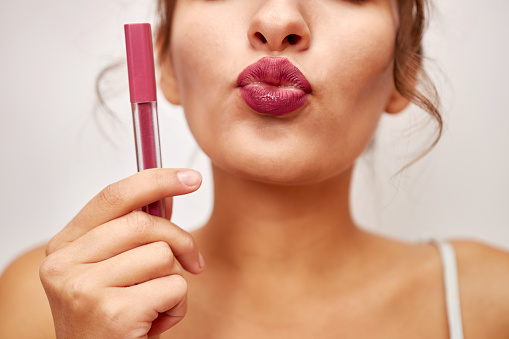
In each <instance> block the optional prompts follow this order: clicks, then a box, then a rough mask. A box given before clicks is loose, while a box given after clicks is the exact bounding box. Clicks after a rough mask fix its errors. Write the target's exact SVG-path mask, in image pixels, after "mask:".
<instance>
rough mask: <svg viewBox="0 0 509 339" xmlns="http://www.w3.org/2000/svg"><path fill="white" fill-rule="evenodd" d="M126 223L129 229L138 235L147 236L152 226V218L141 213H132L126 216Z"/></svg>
mask: <svg viewBox="0 0 509 339" xmlns="http://www.w3.org/2000/svg"><path fill="white" fill-rule="evenodd" d="M126 221H127V226H128V227H129V229H130V230H131V231H132V232H134V233H136V234H139V235H145V234H147V233H148V232H149V231H150V229H151V228H152V226H153V220H152V217H151V216H150V215H148V214H147V213H145V212H142V211H133V212H131V213H129V214H127V219H126Z"/></svg>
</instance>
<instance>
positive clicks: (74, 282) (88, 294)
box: [62, 275, 95, 310]
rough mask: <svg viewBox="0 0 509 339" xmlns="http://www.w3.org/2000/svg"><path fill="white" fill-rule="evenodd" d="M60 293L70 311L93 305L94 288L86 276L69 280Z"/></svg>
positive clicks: (78, 276)
mask: <svg viewBox="0 0 509 339" xmlns="http://www.w3.org/2000/svg"><path fill="white" fill-rule="evenodd" d="M62 292H63V294H64V295H65V300H67V301H68V302H69V304H70V307H71V308H72V309H76V310H79V309H86V308H87V307H88V306H89V305H93V304H95V303H94V302H93V300H94V298H95V297H94V295H95V288H94V286H93V284H92V283H91V281H90V278H89V277H87V275H77V276H75V277H72V278H69V279H68V280H67V282H66V283H65V284H64V286H63V287H62Z"/></svg>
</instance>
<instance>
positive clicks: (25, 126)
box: [0, 0, 509, 270]
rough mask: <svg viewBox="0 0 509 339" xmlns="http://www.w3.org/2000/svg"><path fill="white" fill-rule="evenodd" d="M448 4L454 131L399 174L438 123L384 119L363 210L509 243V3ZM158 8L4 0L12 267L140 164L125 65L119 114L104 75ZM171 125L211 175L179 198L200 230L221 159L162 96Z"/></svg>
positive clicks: (6, 230)
mask: <svg viewBox="0 0 509 339" xmlns="http://www.w3.org/2000/svg"><path fill="white" fill-rule="evenodd" d="M436 6H437V7H436V9H435V11H434V20H433V22H432V25H431V30H430V31H429V34H428V35H427V36H426V44H425V50H426V52H427V54H428V56H430V58H431V59H432V62H431V63H430V66H431V70H432V73H433V74H434V77H435V80H436V81H437V83H438V87H439V89H440V91H441V93H442V97H443V103H444V105H443V113H444V115H445V120H446V129H445V132H444V136H443V139H442V141H441V142H440V144H439V146H438V147H437V148H436V149H435V150H434V151H433V153H432V154H431V155H429V156H427V157H426V158H425V159H423V160H421V161H420V162H419V163H418V165H416V166H414V167H412V168H411V169H410V170H407V171H405V172H404V173H403V174H398V175H394V174H395V173H396V172H397V171H398V170H399V169H400V168H401V167H402V166H403V165H404V164H405V163H406V162H408V161H410V160H411V155H410V154H409V152H412V149H413V150H414V154H417V153H418V150H419V149H422V148H419V147H420V146H419V140H420V139H422V137H423V136H426V135H429V134H430V132H429V131H432V130H433V129H432V126H431V128H430V129H428V130H426V129H424V130H417V131H414V132H412V133H411V134H412V136H413V137H412V138H407V137H406V136H405V133H407V132H408V127H409V126H413V127H415V126H416V125H418V121H419V120H421V119H422V118H421V117H422V116H423V114H422V112H419V111H418V110H415V109H410V110H408V111H407V112H405V113H403V114H401V115H399V116H397V117H388V118H384V120H383V121H382V126H381V129H380V133H379V135H378V136H377V139H376V142H377V147H376V149H375V151H374V153H372V154H373V157H372V158H374V161H373V162H372V163H370V162H369V161H366V160H361V161H360V163H359V172H358V175H357V176H356V177H355V185H354V194H353V200H354V212H355V216H356V218H357V220H358V221H359V223H360V224H362V225H364V226H365V227H366V228H369V229H372V230H374V231H377V232H382V233H385V234H388V235H391V236H395V237H398V238H403V239H409V240H415V241H417V240H419V239H421V238H422V237H425V236H443V237H459V238H466V237H468V238H475V239H478V240H482V241H487V242H489V243H491V244H493V245H496V246H499V247H504V248H506V249H509V227H508V226H509V180H508V178H507V176H508V173H509V161H508V155H509V154H508V149H509V112H508V110H507V108H506V106H507V98H508V96H509V94H508V93H507V92H508V91H509V83H508V78H509V66H508V60H509V46H508V39H507V34H508V33H509V20H507V18H506V16H507V13H508V12H509V2H507V1H506V0H493V1H490V3H489V4H488V3H486V2H482V1H468V2H467V1H461V0H440V1H437V5H436ZM153 13H154V5H153V4H152V2H150V1H145V0H143V1H141V0H138V1H134V0H110V1H102V0H87V1H79V0H74V1H68V0H47V1H35V0H26V1H6V0H2V1H1V2H0V103H1V113H0V114H1V120H0V145H1V146H0V161H1V172H0V173H1V176H0V270H2V269H3V268H5V266H6V265H7V263H8V262H9V261H11V260H12V259H13V258H15V257H16V256H17V255H19V254H21V253H22V252H23V251H25V250H27V249H29V248H31V247H33V246H35V245H37V244H41V243H43V242H45V241H46V240H48V239H49V238H50V237H51V236H52V235H53V234H55V233H56V232H58V231H59V230H60V229H61V228H62V227H63V226H64V225H65V224H66V223H67V222H68V221H69V220H70V219H71V218H72V216H73V215H75V214H76V213H77V212H78V211H79V209H80V208H81V207H82V206H83V205H84V204H85V203H86V202H87V201H88V200H89V199H90V198H91V197H92V196H93V195H95V194H96V193H97V192H98V191H99V190H100V189H102V188H103V187H104V186H106V185H107V184H109V183H111V182H113V181H116V180H119V179H121V178H123V177H125V176H128V175H130V174H132V173H134V172H135V171H136V164H135V156H134V143H133V140H132V138H133V137H132V126H131V112H130V105H129V101H128V96H127V95H128V94H127V79H126V75H125V68H124V67H121V68H120V71H118V72H117V73H116V74H114V76H113V78H111V79H110V80H108V81H107V82H106V83H105V84H104V86H103V87H104V91H105V93H106V95H107V96H108V98H110V103H111V104H110V105H111V107H112V109H113V110H114V111H115V112H116V113H117V115H118V117H119V121H120V122H118V123H114V120H113V119H110V118H109V116H108V115H107V114H106V113H105V112H104V111H103V110H96V109H95V108H96V99H95V94H94V82H95V78H96V76H97V74H98V73H99V71H100V70H101V69H102V68H103V67H104V66H106V65H108V64H110V63H112V62H116V61H118V60H121V59H122V58H123V57H124V42H123V27H122V25H123V24H124V23H127V22H144V21H150V22H154V14H153ZM159 97H160V98H162V96H161V95H159ZM160 124H161V130H162V131H161V134H162V136H161V137H162V148H163V152H164V155H163V163H164V165H165V167H192V168H195V169H198V170H200V171H202V172H203V173H204V185H203V188H202V189H201V190H200V192H198V193H196V194H193V195H190V196H187V197H182V198H178V199H177V200H176V204H175V205H176V206H175V215H174V218H173V220H174V221H175V222H176V223H177V224H179V225H181V226H182V227H184V228H187V229H193V228H195V227H198V226H199V225H200V224H201V223H202V222H203V221H204V220H206V218H207V214H208V213H209V211H210V208H211V199H210V197H211V182H210V173H209V169H208V163H207V160H206V157H205V156H204V155H203V154H202V153H201V151H199V150H198V148H197V146H196V145H195V144H194V141H193V139H192V137H191V136H190V135H189V132H188V130H187V127H186V125H185V121H184V118H183V116H182V112H181V111H180V109H179V108H178V107H173V106H171V105H169V104H167V103H165V102H163V101H162V100H161V101H160ZM101 128H102V129H103V130H104V133H101ZM104 135H107V136H108V137H109V138H111V139H112V140H113V141H114V142H113V143H112V142H110V141H108V137H105V136H104ZM416 152H417V153H416Z"/></svg>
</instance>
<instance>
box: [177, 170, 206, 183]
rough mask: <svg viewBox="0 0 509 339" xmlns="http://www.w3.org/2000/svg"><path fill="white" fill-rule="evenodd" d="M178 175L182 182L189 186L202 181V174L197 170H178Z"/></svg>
mask: <svg viewBox="0 0 509 339" xmlns="http://www.w3.org/2000/svg"><path fill="white" fill-rule="evenodd" d="M177 176H178V178H179V180H180V182H181V183H183V184H184V185H186V186H189V187H194V186H196V185H199V184H200V182H201V174H200V173H198V172H196V171H190V170H186V171H178V172H177Z"/></svg>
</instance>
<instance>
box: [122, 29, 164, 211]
mask: <svg viewBox="0 0 509 339" xmlns="http://www.w3.org/2000/svg"><path fill="white" fill-rule="evenodd" d="M124 31H125V42H126V51H127V71H128V75H129V93H130V97H131V108H132V112H133V123H134V139H135V144H136V158H137V162H138V172H139V171H143V170H145V169H149V168H161V167H162V164H161V146H160V143H159V125H158V119H157V97H156V79H155V68H154V51H153V46H152V30H151V28H150V24H147V23H144V24H126V25H124ZM142 211H144V212H147V213H149V214H151V215H154V216H158V217H163V218H164V217H165V216H166V213H165V203H164V199H162V200H159V201H156V202H153V203H151V204H149V205H148V206H145V207H143V208H142Z"/></svg>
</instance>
